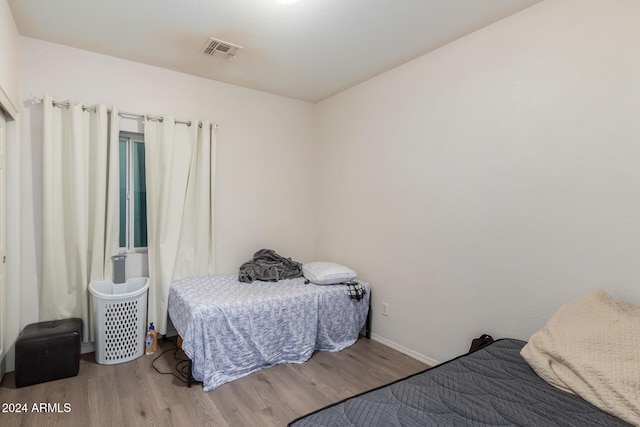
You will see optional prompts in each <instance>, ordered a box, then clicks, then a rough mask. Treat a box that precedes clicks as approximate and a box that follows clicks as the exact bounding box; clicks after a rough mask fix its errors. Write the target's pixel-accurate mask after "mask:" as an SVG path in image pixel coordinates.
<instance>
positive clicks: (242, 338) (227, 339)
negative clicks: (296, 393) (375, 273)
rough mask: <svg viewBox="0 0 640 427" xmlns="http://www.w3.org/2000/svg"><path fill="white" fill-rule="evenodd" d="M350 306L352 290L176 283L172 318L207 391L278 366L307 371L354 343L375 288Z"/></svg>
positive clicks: (202, 280)
mask: <svg viewBox="0 0 640 427" xmlns="http://www.w3.org/2000/svg"><path fill="white" fill-rule="evenodd" d="M359 283H360V284H361V285H362V286H363V287H364V289H365V290H366V293H365V295H364V297H363V298H362V299H360V300H357V299H354V298H352V296H350V294H349V289H348V286H346V285H342V284H339V285H327V286H321V285H315V284H312V283H305V279H304V278H303V277H300V278H296V279H288V280H280V281H278V282H263V281H255V282H253V283H243V282H240V281H238V276H236V275H229V276H210V277H196V278H189V279H181V280H176V281H174V282H173V283H172V284H171V288H170V291H169V317H170V318H171V321H172V323H173V325H174V327H175V328H176V331H177V332H178V334H180V337H181V338H182V340H183V341H182V349H183V351H184V352H185V354H186V355H187V356H188V357H189V358H190V359H191V361H192V373H193V378H194V379H196V380H197V381H202V383H203V387H204V390H205V391H210V390H213V389H214V388H216V387H218V386H220V385H222V384H224V383H226V382H229V381H233V380H235V379H238V378H241V377H243V376H245V375H248V374H250V373H252V372H255V371H258V370H260V369H263V368H266V367H268V366H272V365H276V364H279V363H303V362H305V361H307V360H308V359H309V357H311V355H312V353H313V352H314V351H316V350H322V351H340V350H342V349H344V348H346V347H348V346H350V345H352V344H353V343H355V341H356V340H357V338H358V335H359V333H360V331H361V330H362V328H363V327H364V325H365V323H366V320H367V315H368V312H369V296H370V286H369V284H368V283H366V282H359Z"/></svg>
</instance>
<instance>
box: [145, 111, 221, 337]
mask: <svg viewBox="0 0 640 427" xmlns="http://www.w3.org/2000/svg"><path fill="white" fill-rule="evenodd" d="M144 138H145V158H146V160H145V162H146V163H145V168H146V180H147V237H148V259H149V282H150V286H149V313H148V319H149V322H154V325H156V330H157V331H158V333H160V334H166V333H167V318H168V317H167V307H168V298H169V287H170V286H171V281H172V280H173V279H178V278H183V277H190V276H202V275H211V274H214V272H215V253H214V240H213V238H214V235H213V232H214V227H213V225H214V224H213V221H214V217H213V212H214V211H213V203H214V189H215V155H216V141H215V132H214V130H213V127H212V125H211V123H209V122H203V123H202V124H201V125H198V121H197V120H193V121H191V124H190V125H187V124H183V123H176V122H175V120H174V118H173V117H164V119H163V120H162V121H157V120H150V119H147V120H145V130H144Z"/></svg>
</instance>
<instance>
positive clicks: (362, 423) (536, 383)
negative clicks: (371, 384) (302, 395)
mask: <svg viewBox="0 0 640 427" xmlns="http://www.w3.org/2000/svg"><path fill="white" fill-rule="evenodd" d="M525 344H526V343H525V342H524V341H519V340H513V339H502V340H498V341H495V342H494V343H493V344H490V345H488V346H486V347H484V348H482V349H480V350H478V351H476V352H473V353H470V354H467V355H464V356H460V357H458V358H456V359H453V360H451V361H449V362H446V363H443V364H441V365H438V366H436V367H435V368H431V369H428V370H426V371H423V372H420V373H418V374H415V375H412V376H410V377H407V378H405V379H402V380H399V381H396V382H394V383H391V384H388V385H385V386H382V387H380V388H377V389H374V390H372V391H369V392H366V393H362V394H360V395H357V396H354V397H351V398H349V399H346V400H343V401H341V402H338V403H336V404H334V405H331V406H328V407H326V408H324V409H321V410H319V411H316V412H313V413H311V414H309V415H306V416H304V417H301V418H298V419H297V420H294V421H292V422H291V423H289V426H290V427H320V426H359V427H375V426H380V427H388V426H462V425H464V426H506V425H515V426H535V427H540V426H545V427H546V426H629V425H630V424H627V423H626V422H624V421H622V420H620V419H618V418H616V417H614V416H612V415H609V414H607V413H605V412H603V411H601V410H600V409H598V408H597V407H595V406H593V405H591V404H590V403H588V402H587V401H585V400H583V399H582V398H580V397H578V396H575V395H573V394H569V393H566V392H564V391H562V390H559V389H557V388H555V387H553V386H551V385H549V384H548V383H547V382H546V381H544V380H543V379H541V378H540V377H539V376H538V375H537V374H536V373H535V372H534V371H533V369H531V367H530V366H529V364H528V363H527V362H526V361H525V360H524V359H523V358H522V356H520V350H521V349H522V347H523V346H524V345H525Z"/></svg>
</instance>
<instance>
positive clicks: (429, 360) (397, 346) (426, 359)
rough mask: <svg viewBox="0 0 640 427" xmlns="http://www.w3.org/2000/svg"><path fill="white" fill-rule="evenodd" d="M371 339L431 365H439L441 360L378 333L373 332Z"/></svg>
mask: <svg viewBox="0 0 640 427" xmlns="http://www.w3.org/2000/svg"><path fill="white" fill-rule="evenodd" d="M371 339H372V340H374V341H378V342H379V343H381V344H384V345H386V346H387V347H391V348H392V349H394V350H398V351H399V352H400V353H403V354H406V355H407V356H409V357H413V358H414V359H416V360H418V361H420V362H422V363H425V364H427V365H429V366H431V367H433V366H436V365H439V364H440V363H441V362H438V361H437V360H435V359H432V358H430V357H429V356H425V355H424V354H421V353H418V352H417V351H414V350H411V349H410V348H407V347H405V346H403V345H400V344H398V343H396V342H393V341H391V340H388V339H386V338H384V337H381V336H380V335H377V334H373V333H372V334H371Z"/></svg>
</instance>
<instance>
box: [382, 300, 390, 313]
mask: <svg viewBox="0 0 640 427" xmlns="http://www.w3.org/2000/svg"><path fill="white" fill-rule="evenodd" d="M382 315H383V316H388V315H389V304H387V303H386V302H383V303H382Z"/></svg>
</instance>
